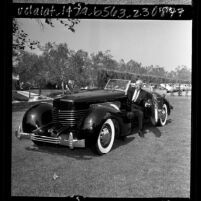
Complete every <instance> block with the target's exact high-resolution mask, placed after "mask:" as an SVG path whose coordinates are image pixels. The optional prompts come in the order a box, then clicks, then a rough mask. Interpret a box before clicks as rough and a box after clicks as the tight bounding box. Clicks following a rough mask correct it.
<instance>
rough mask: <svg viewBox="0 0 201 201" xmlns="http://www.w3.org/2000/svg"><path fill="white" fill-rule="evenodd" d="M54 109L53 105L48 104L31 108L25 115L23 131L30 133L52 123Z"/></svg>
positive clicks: (44, 103)
mask: <svg viewBox="0 0 201 201" xmlns="http://www.w3.org/2000/svg"><path fill="white" fill-rule="evenodd" d="M52 109H53V106H52V104H50V103H46V102H42V103H39V104H36V105H33V106H32V107H30V108H29V109H28V110H27V111H26V112H25V113H24V115H23V118H22V130H23V131H24V132H27V133H30V132H32V131H33V130H34V129H36V128H38V127H41V126H44V125H46V124H48V123H51V122H52Z"/></svg>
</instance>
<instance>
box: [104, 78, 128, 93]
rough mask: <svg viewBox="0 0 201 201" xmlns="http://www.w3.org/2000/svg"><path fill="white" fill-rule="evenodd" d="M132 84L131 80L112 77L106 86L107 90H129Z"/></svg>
mask: <svg viewBox="0 0 201 201" xmlns="http://www.w3.org/2000/svg"><path fill="white" fill-rule="evenodd" d="M129 85H130V80H121V79H110V80H109V81H108V82H107V84H106V86H105V89H106V90H117V91H124V92H127V90H128V87H129Z"/></svg>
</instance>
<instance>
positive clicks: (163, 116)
mask: <svg viewBox="0 0 201 201" xmlns="http://www.w3.org/2000/svg"><path fill="white" fill-rule="evenodd" d="M165 119H166V109H165V108H164V107H163V110H162V111H161V120H162V121H163V122H164V121H165Z"/></svg>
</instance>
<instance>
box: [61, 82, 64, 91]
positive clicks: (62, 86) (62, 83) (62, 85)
mask: <svg viewBox="0 0 201 201" xmlns="http://www.w3.org/2000/svg"><path fill="white" fill-rule="evenodd" d="M61 88H62V94H64V81H62V82H61Z"/></svg>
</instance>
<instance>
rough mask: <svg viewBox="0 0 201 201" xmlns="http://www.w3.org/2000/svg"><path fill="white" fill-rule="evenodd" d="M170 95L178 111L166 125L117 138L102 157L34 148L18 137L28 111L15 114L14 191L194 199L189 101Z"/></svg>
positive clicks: (84, 151)
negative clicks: (17, 133) (191, 175)
mask: <svg viewBox="0 0 201 201" xmlns="http://www.w3.org/2000/svg"><path fill="white" fill-rule="evenodd" d="M168 98H169V100H170V102H171V103H172V105H173V106H174V110H173V112H172V114H171V116H170V117H169V121H168V123H167V125H166V126H165V127H156V128H155V127H148V129H149V132H148V133H147V134H146V135H145V138H140V137H139V136H138V135H131V136H129V137H128V138H127V139H126V141H119V140H116V141H115V144H114V146H113V149H112V151H111V152H110V153H108V154H106V155H104V156H98V155H95V154H94V153H93V152H92V151H91V150H90V149H88V148H86V149H74V150H70V149H68V148H66V147H52V146H44V147H41V148H39V149H38V150H32V149H31V145H32V142H31V141H27V140H24V141H19V140H17V139H16V137H15V136H14V130H15V129H16V128H17V126H18V124H19V123H20V122H21V118H22V116H23V112H24V111H23V110H21V111H16V112H13V113H12V115H13V116H12V118H13V120H12V125H13V128H12V130H13V132H12V170H11V179H12V183H11V193H12V195H13V196H46V197H50V196H55V197H64V196H71V195H82V196H84V197H131V198H136V197H140V198H142V197H190V145H191V124H190V121H191V99H190V97H168ZM55 174H56V175H57V176H58V177H57V179H54V178H53V176H54V175H55Z"/></svg>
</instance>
